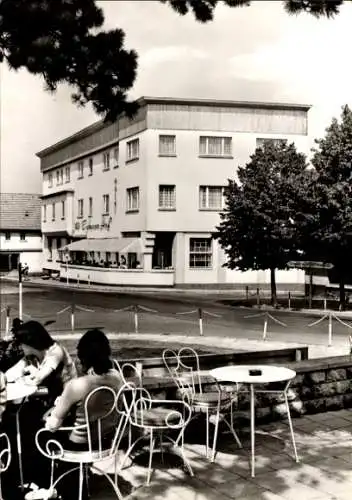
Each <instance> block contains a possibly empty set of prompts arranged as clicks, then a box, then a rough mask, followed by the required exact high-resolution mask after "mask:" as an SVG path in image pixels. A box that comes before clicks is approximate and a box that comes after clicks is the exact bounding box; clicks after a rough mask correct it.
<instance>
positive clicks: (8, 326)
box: [5, 306, 11, 335]
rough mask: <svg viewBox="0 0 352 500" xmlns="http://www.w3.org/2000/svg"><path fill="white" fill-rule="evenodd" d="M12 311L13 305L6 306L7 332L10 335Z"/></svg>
mask: <svg viewBox="0 0 352 500" xmlns="http://www.w3.org/2000/svg"><path fill="white" fill-rule="evenodd" d="M10 312H11V307H9V306H7V307H6V326H5V334H6V335H8V334H9V333H10Z"/></svg>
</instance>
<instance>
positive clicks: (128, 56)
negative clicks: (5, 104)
mask: <svg viewBox="0 0 352 500" xmlns="http://www.w3.org/2000/svg"><path fill="white" fill-rule="evenodd" d="M103 22H104V16H103V13H102V10H101V9H99V8H98V7H97V6H96V4H95V1H94V0H1V3H0V62H2V61H3V60H6V61H7V63H8V64H9V66H10V68H12V69H14V70H18V69H19V68H26V69H27V70H28V71H29V72H30V73H32V74H36V75H41V76H42V77H43V78H44V81H45V83H46V87H47V89H48V90H49V91H55V90H56V89H57V87H58V85H59V84H60V83H63V82H66V83H68V84H69V85H71V86H72V87H73V88H74V92H73V94H72V99H73V101H74V102H76V103H77V104H79V105H85V104H87V103H88V102H90V103H91V104H92V105H93V108H94V109H95V111H96V112H97V113H98V114H104V115H105V116H106V119H107V120H109V119H112V120H113V119H115V118H116V117H117V116H118V115H119V114H120V113H121V112H124V113H126V114H127V115H129V116H131V115H132V114H133V113H134V112H135V110H136V105H135V104H133V103H130V102H128V101H127V96H126V92H127V91H128V90H129V89H130V88H131V86H132V85H133V82H134V80H135V77H136V70H137V54H136V53H135V52H134V51H127V50H126V49H124V47H123V44H124V37H125V35H124V32H123V31H122V30H121V29H115V30H112V31H100V32H98V31H97V30H98V29H99V28H100V27H101V26H102V24H103Z"/></svg>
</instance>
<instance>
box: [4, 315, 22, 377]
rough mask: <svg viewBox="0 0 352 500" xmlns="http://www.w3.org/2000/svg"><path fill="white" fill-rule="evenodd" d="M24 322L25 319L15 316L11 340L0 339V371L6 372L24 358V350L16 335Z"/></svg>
mask: <svg viewBox="0 0 352 500" xmlns="http://www.w3.org/2000/svg"><path fill="white" fill-rule="evenodd" d="M22 323H23V321H21V320H20V319H19V318H14V319H13V321H12V328H11V338H10V340H1V341H0V371H2V372H6V371H7V370H8V369H9V368H11V367H12V366H14V365H15V364H16V363H18V361H19V360H20V359H22V358H23V351H22V349H21V346H20V345H19V342H18V340H17V337H16V335H17V331H18V329H19V328H20V326H21V325H22Z"/></svg>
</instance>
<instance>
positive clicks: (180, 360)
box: [162, 347, 202, 394]
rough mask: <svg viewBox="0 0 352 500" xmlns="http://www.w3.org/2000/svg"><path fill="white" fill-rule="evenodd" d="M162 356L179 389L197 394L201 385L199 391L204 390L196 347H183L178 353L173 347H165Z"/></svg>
mask: <svg viewBox="0 0 352 500" xmlns="http://www.w3.org/2000/svg"><path fill="white" fill-rule="evenodd" d="M162 357H163V361H164V364H165V366H166V368H167V370H168V372H169V374H170V375H171V377H172V378H173V380H174V382H175V383H176V385H177V386H178V388H179V389H181V390H183V391H190V392H191V393H192V394H195V393H196V392H197V387H199V391H200V392H202V385H201V380H200V375H199V359H198V355H197V353H196V352H195V350H194V349H192V348H188V347H183V348H182V349H180V350H179V351H178V353H176V352H175V351H173V350H171V349H165V350H164V352H163V354H162ZM192 361H193V362H192Z"/></svg>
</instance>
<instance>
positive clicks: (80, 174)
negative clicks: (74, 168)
mask: <svg viewBox="0 0 352 500" xmlns="http://www.w3.org/2000/svg"><path fill="white" fill-rule="evenodd" d="M83 173H84V163H83V161H79V162H78V179H83Z"/></svg>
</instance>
